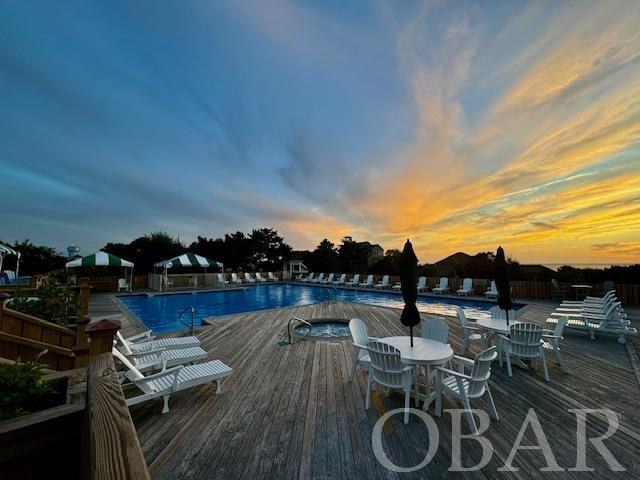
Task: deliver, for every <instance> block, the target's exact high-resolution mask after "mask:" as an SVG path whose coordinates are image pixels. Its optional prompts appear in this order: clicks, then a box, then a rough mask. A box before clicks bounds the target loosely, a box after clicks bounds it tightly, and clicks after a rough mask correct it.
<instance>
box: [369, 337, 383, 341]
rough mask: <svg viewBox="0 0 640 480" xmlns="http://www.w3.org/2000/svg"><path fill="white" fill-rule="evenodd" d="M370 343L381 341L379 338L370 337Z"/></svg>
mask: <svg viewBox="0 0 640 480" xmlns="http://www.w3.org/2000/svg"><path fill="white" fill-rule="evenodd" d="M369 341H370V342H378V341H380V339H379V338H378V337H369Z"/></svg>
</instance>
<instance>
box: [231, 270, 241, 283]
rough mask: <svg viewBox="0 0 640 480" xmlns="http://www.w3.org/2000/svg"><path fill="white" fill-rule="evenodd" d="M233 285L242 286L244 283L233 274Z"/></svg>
mask: <svg viewBox="0 0 640 480" xmlns="http://www.w3.org/2000/svg"><path fill="white" fill-rule="evenodd" d="M231 283H233V284H234V285H240V284H241V283H242V279H241V278H238V274H237V273H232V274H231Z"/></svg>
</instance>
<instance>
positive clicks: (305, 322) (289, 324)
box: [287, 317, 312, 345]
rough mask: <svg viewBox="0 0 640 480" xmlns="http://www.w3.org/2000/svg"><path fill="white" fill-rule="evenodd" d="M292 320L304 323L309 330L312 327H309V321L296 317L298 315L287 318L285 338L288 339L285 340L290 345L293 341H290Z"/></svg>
mask: <svg viewBox="0 0 640 480" xmlns="http://www.w3.org/2000/svg"><path fill="white" fill-rule="evenodd" d="M294 320H295V321H296V322H298V323H302V324H304V325H307V326H308V327H309V331H311V328H312V327H311V324H310V323H309V322H307V321H306V320H303V319H301V318H298V317H291V318H290V319H289V322H288V323H287V339H288V340H287V343H288V344H289V345H291V344H292V343H293V342H292V341H291V322H293V321H294Z"/></svg>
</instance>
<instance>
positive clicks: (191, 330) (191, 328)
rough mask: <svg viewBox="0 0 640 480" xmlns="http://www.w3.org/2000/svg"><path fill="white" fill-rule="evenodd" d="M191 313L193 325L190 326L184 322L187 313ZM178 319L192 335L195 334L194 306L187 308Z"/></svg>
mask: <svg viewBox="0 0 640 480" xmlns="http://www.w3.org/2000/svg"><path fill="white" fill-rule="evenodd" d="M189 311H190V312H191V325H189V324H188V323H185V321H184V314H185V313H187V312H189ZM178 317H179V318H180V323H181V324H183V325H184V326H185V327H188V328H189V331H190V332H191V335H194V334H195V323H196V309H195V308H193V305H191V306H189V307H187V308H185V309H184V310H182V311H181V312H180V313H179V314H178Z"/></svg>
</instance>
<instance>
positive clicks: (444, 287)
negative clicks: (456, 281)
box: [431, 277, 449, 294]
mask: <svg viewBox="0 0 640 480" xmlns="http://www.w3.org/2000/svg"><path fill="white" fill-rule="evenodd" d="M431 291H432V292H433V293H439V294H443V293H449V279H448V278H447V277H442V278H441V279H440V284H439V285H438V286H437V287H434V288H433V290H431Z"/></svg>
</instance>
